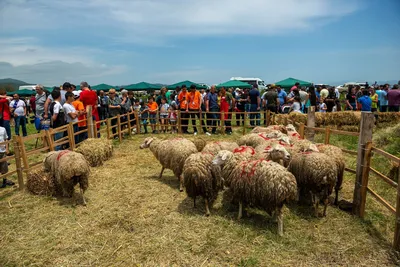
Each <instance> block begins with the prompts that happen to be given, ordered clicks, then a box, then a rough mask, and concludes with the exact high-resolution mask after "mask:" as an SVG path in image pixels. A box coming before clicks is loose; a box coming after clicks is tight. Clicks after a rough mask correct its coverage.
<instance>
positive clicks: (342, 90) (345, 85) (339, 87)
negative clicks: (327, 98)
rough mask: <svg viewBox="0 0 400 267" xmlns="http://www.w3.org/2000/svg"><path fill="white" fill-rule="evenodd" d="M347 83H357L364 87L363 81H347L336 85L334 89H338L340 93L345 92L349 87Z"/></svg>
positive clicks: (354, 84)
mask: <svg viewBox="0 0 400 267" xmlns="http://www.w3.org/2000/svg"><path fill="white" fill-rule="evenodd" d="M349 85H353V86H356V85H359V86H360V87H361V89H364V88H365V83H357V82H348V83H345V84H343V85H339V86H336V89H337V90H339V92H340V93H342V92H347V91H348V89H349Z"/></svg>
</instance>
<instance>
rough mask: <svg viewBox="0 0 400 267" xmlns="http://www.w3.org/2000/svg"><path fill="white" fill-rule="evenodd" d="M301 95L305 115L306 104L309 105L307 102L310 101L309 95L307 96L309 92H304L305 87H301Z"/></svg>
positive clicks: (302, 109)
mask: <svg viewBox="0 0 400 267" xmlns="http://www.w3.org/2000/svg"><path fill="white" fill-rule="evenodd" d="M299 94H300V101H301V112H303V113H304V111H305V107H306V103H307V101H308V94H307V92H306V91H305V90H304V87H301V88H300V90H299Z"/></svg>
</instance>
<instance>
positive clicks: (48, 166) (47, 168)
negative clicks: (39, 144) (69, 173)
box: [43, 151, 57, 172]
mask: <svg viewBox="0 0 400 267" xmlns="http://www.w3.org/2000/svg"><path fill="white" fill-rule="evenodd" d="M56 153H57V152H56V151H50V152H49V153H47V154H46V157H45V158H44V159H43V167H44V170H45V171H47V172H48V171H51V162H50V161H49V159H50V157H51V156H52V155H54V154H56Z"/></svg>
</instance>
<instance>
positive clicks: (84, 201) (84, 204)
mask: <svg viewBox="0 0 400 267" xmlns="http://www.w3.org/2000/svg"><path fill="white" fill-rule="evenodd" d="M80 191H81V195H82V201H83V206H86V200H85V196H84V195H83V189H82V188H80Z"/></svg>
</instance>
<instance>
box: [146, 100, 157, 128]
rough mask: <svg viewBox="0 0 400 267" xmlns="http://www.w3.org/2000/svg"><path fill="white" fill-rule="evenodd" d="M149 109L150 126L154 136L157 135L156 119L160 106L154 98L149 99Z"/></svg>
mask: <svg viewBox="0 0 400 267" xmlns="http://www.w3.org/2000/svg"><path fill="white" fill-rule="evenodd" d="M147 107H148V108H149V117H150V126H151V130H152V131H153V134H154V133H156V117H157V110H158V105H157V103H156V102H155V101H154V97H152V96H150V97H149V102H148V103H147Z"/></svg>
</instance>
